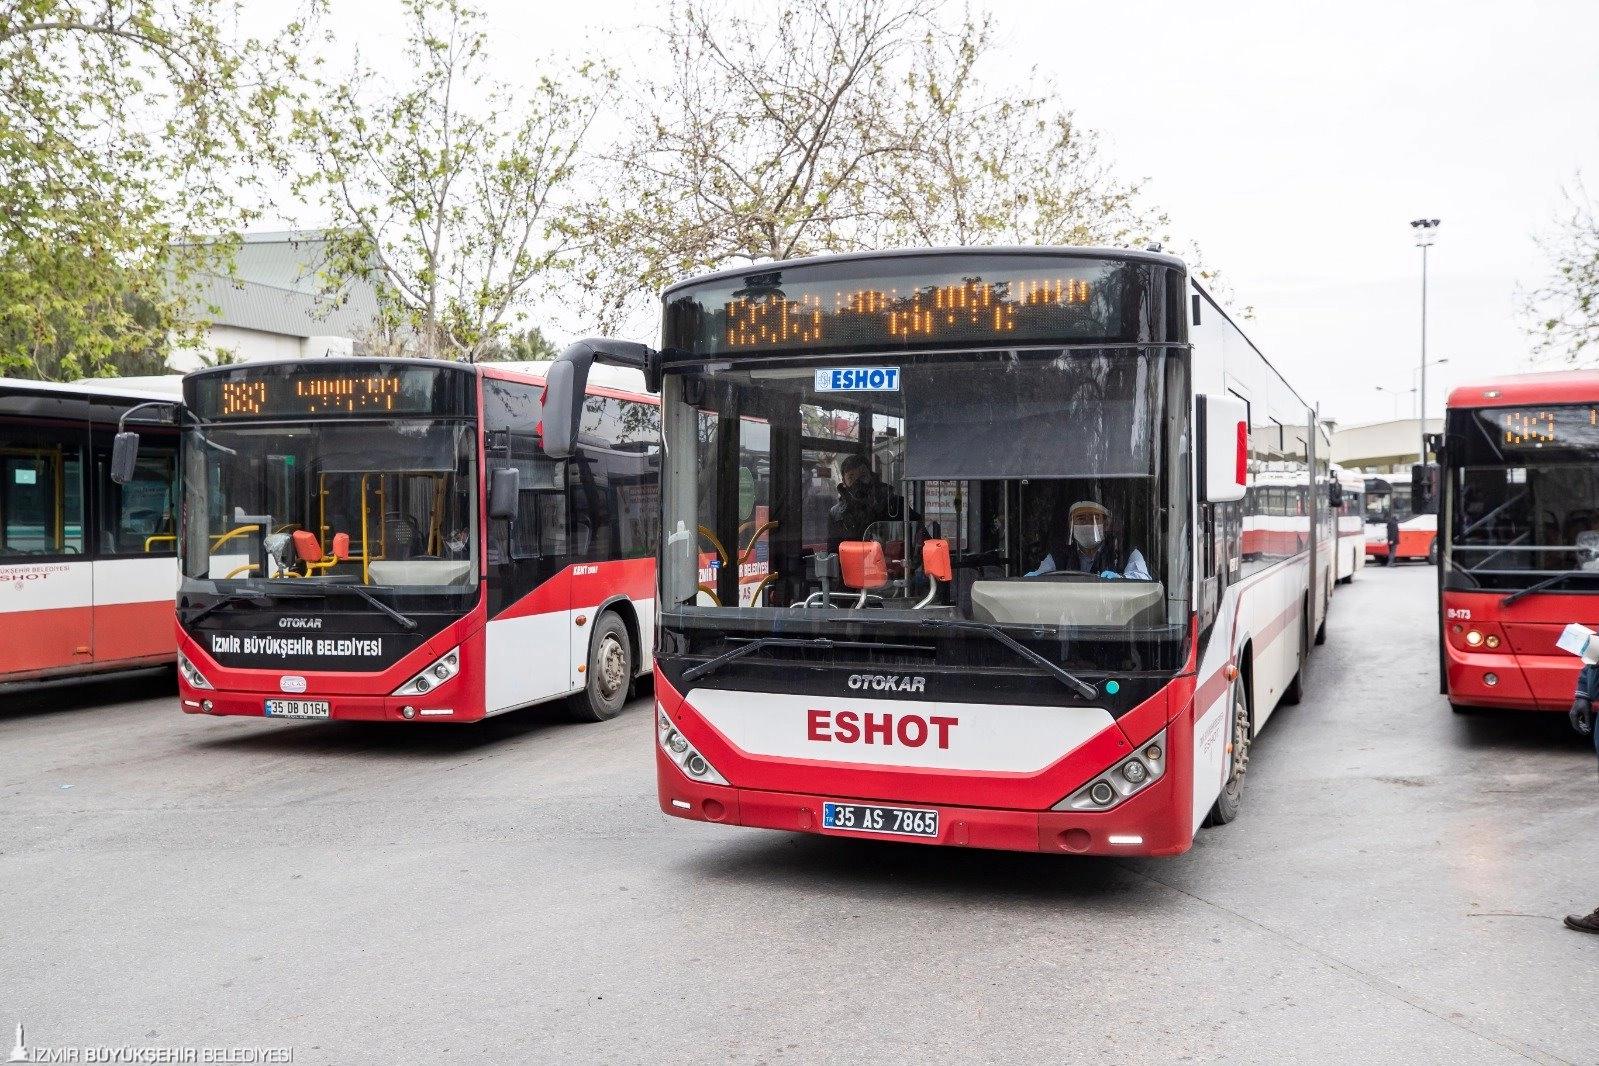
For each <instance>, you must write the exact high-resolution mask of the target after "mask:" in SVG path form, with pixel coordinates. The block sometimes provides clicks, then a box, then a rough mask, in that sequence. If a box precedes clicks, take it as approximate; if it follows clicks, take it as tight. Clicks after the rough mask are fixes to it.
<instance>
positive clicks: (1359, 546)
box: [1331, 466, 1387, 585]
mask: <svg viewBox="0 0 1599 1066" xmlns="http://www.w3.org/2000/svg"><path fill="white" fill-rule="evenodd" d="M1331 477H1332V480H1334V481H1336V482H1337V483H1338V488H1339V493H1338V495H1339V501H1338V505H1337V506H1336V507H1334V508H1333V515H1334V519H1335V521H1336V523H1337V526H1338V563H1337V580H1338V583H1339V584H1340V585H1347V584H1349V583H1350V582H1351V581H1353V580H1355V574H1356V573H1357V572H1358V571H1360V570H1362V569H1363V568H1364V567H1365V565H1366V479H1365V478H1363V477H1361V476H1360V475H1359V474H1356V473H1354V472H1353V471H1349V470H1344V469H1342V468H1340V467H1336V466H1335V467H1333V468H1332V474H1331ZM1383 548H1384V550H1385V551H1386V549H1387V543H1386V542H1384V544H1383Z"/></svg>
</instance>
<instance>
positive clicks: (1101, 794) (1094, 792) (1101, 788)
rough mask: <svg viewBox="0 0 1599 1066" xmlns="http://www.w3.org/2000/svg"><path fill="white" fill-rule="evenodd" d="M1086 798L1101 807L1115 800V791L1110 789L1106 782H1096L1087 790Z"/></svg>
mask: <svg viewBox="0 0 1599 1066" xmlns="http://www.w3.org/2000/svg"><path fill="white" fill-rule="evenodd" d="M1088 796H1089V798H1090V799H1092V800H1093V801H1094V802H1095V803H1097V804H1099V805H1100V806H1101V807H1103V806H1105V805H1107V804H1108V803H1110V801H1111V800H1113V799H1115V798H1116V790H1115V789H1113V788H1111V787H1110V783H1109V782H1107V781H1096V782H1094V787H1093V788H1091V789H1089V790H1088Z"/></svg>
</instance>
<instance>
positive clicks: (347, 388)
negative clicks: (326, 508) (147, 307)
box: [189, 360, 470, 421]
mask: <svg viewBox="0 0 1599 1066" xmlns="http://www.w3.org/2000/svg"><path fill="white" fill-rule="evenodd" d="M457 379H461V384H464V383H466V382H469V381H470V377H469V376H468V375H466V374H462V373H459V372H452V371H444V370H442V369H435V368H433V367H418V366H404V365H396V364H393V363H384V362H382V361H380V360H362V361H361V363H360V364H357V365H353V366H341V367H338V368H335V369H333V370H331V371H330V370H321V369H317V370H314V371H313V370H310V369H305V368H302V367H298V366H293V367H281V366H273V367H262V368H249V367H243V368H240V369H238V370H233V371H230V372H227V373H220V374H199V375H196V376H195V377H194V378H193V379H191V381H190V384H189V388H191V389H192V390H193V395H192V396H191V397H190V404H191V406H193V408H194V409H195V413H196V414H198V415H199V416H200V417H201V418H203V419H206V420H208V421H211V420H230V419H242V418H304V417H318V416H333V417H337V416H340V415H344V416H352V415H353V416H361V415H392V416H406V415H447V414H457V413H460V414H464V413H470V409H468V410H466V411H458V410H451V408H454V407H459V406H460V404H461V402H462V399H461V397H462V396H463V394H464V393H465V392H466V391H467V390H465V389H464V388H462V387H460V384H458V383H457ZM452 386H456V387H452Z"/></svg>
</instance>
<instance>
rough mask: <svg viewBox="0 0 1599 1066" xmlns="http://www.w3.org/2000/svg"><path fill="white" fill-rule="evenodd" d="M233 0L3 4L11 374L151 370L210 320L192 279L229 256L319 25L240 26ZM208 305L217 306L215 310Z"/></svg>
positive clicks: (277, 159) (1, 101)
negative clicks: (205, 238)
mask: <svg viewBox="0 0 1599 1066" xmlns="http://www.w3.org/2000/svg"><path fill="white" fill-rule="evenodd" d="M241 10H242V5H241V4H240V3H237V2H230V0H93V2H91V0H0V372H3V373H4V374H5V375H7V376H22V377H47V378H75V377H81V376H87V375H100V374H108V373H114V372H119V371H120V372H140V371H148V370H149V368H150V367H151V366H152V360H154V363H153V365H154V366H156V367H159V366H161V365H162V364H163V363H164V358H157V356H158V355H159V354H161V353H164V352H165V351H166V350H167V347H168V345H169V344H170V343H171V342H172V341H173V340H174V339H176V340H178V341H179V342H182V341H185V340H192V339H193V336H194V331H195V328H196V326H197V323H196V322H195V317H196V311H195V310H194V308H193V302H192V301H191V300H189V299H187V298H186V294H185V283H186V280H187V279H188V278H189V277H191V276H192V274H193V272H194V271H195V270H197V269H218V268H219V266H218V264H223V267H222V268H225V263H226V259H227V256H228V252H229V249H230V247H231V245H230V242H229V241H227V240H221V241H216V240H213V241H210V242H206V243H204V244H201V243H198V242H194V243H191V245H190V247H191V248H192V249H193V250H192V251H190V252H185V253H183V254H179V255H171V254H169V252H168V249H169V247H170V246H171V245H172V244H173V243H174V242H177V241H182V240H185V239H187V238H189V237H191V236H192V235H194V234H199V233H205V234H229V233H234V232H236V231H237V230H238V229H239V228H240V227H241V226H243V225H244V224H245V223H246V222H248V221H249V219H250V218H251V217H252V212H251V211H250V209H249V207H248V206H247V204H246V200H247V199H248V198H249V197H250V196H251V195H252V193H254V192H258V191H259V190H260V188H261V186H262V183H263V181H264V180H265V178H266V177H267V176H269V175H270V174H271V173H272V172H273V168H274V167H276V166H280V165H281V164H282V162H283V157H282V156H281V155H280V154H278V151H277V148H276V145H277V141H276V138H275V135H274V129H275V124H276V120H277V118H278V114H279V111H280V105H281V104H282V102H283V100H284V97H285V91H286V90H285V88H284V86H285V83H286V78H287V77H289V76H290V75H291V74H292V72H293V69H294V67H295V63H296V60H295V56H296V55H297V54H298V51H299V44H300V40H301V37H302V34H303V32H304V24H303V23H300V22H294V23H291V24H289V25H287V26H285V27H283V28H282V30H281V32H280V33H279V34H278V35H277V36H275V37H272V38H271V39H260V38H255V37H249V36H246V35H244V34H242V33H241V32H239V30H238V28H237V23H238V17H239V14H240V12H241ZM201 312H202V313H203V309H201Z"/></svg>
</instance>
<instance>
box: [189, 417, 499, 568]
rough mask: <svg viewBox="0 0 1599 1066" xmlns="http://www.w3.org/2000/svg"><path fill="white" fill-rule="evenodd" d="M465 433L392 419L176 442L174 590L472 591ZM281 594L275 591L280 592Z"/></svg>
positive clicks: (196, 433)
mask: <svg viewBox="0 0 1599 1066" xmlns="http://www.w3.org/2000/svg"><path fill="white" fill-rule="evenodd" d="M475 451H476V449H475V447H474V443H473V434H472V431H471V425H470V424H469V423H467V422H460V421H443V420H437V421H430V420H423V419H396V420H384V421H365V422H339V421H332V420H327V421H321V420H319V421H309V422H303V423H296V424H281V423H280V424H273V425H239V424H231V425H219V426H207V427H205V428H204V429H203V430H202V429H197V428H192V429H190V430H188V431H187V432H186V436H185V454H184V464H183V465H184V469H183V477H184V498H185V510H184V518H185V523H184V529H183V535H182V539H183V550H182V572H183V588H184V591H187V592H223V591H227V590H230V589H233V588H238V587H241V586H246V585H247V586H249V587H251V588H252V589H258V588H261V587H263V586H261V585H260V581H261V579H263V578H264V579H268V580H270V581H273V584H274V586H276V585H277V582H278V580H279V579H281V580H292V582H293V583H294V584H295V586H296V587H297V588H304V587H307V586H316V585H327V584H329V583H339V584H357V585H362V586H370V587H372V588H373V589H374V590H375V591H378V590H380V591H382V592H383V593H385V594H387V593H395V594H399V595H402V596H403V595H405V594H411V595H413V596H415V595H424V594H427V595H466V594H474V593H476V591H477V588H478V560H477V548H476V545H477V540H478V538H477V535H476V526H477V513H478V508H477V502H476V500H477V490H476V485H477V477H476V455H475ZM282 587H285V588H286V587H287V586H286V585H285V586H282Z"/></svg>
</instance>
